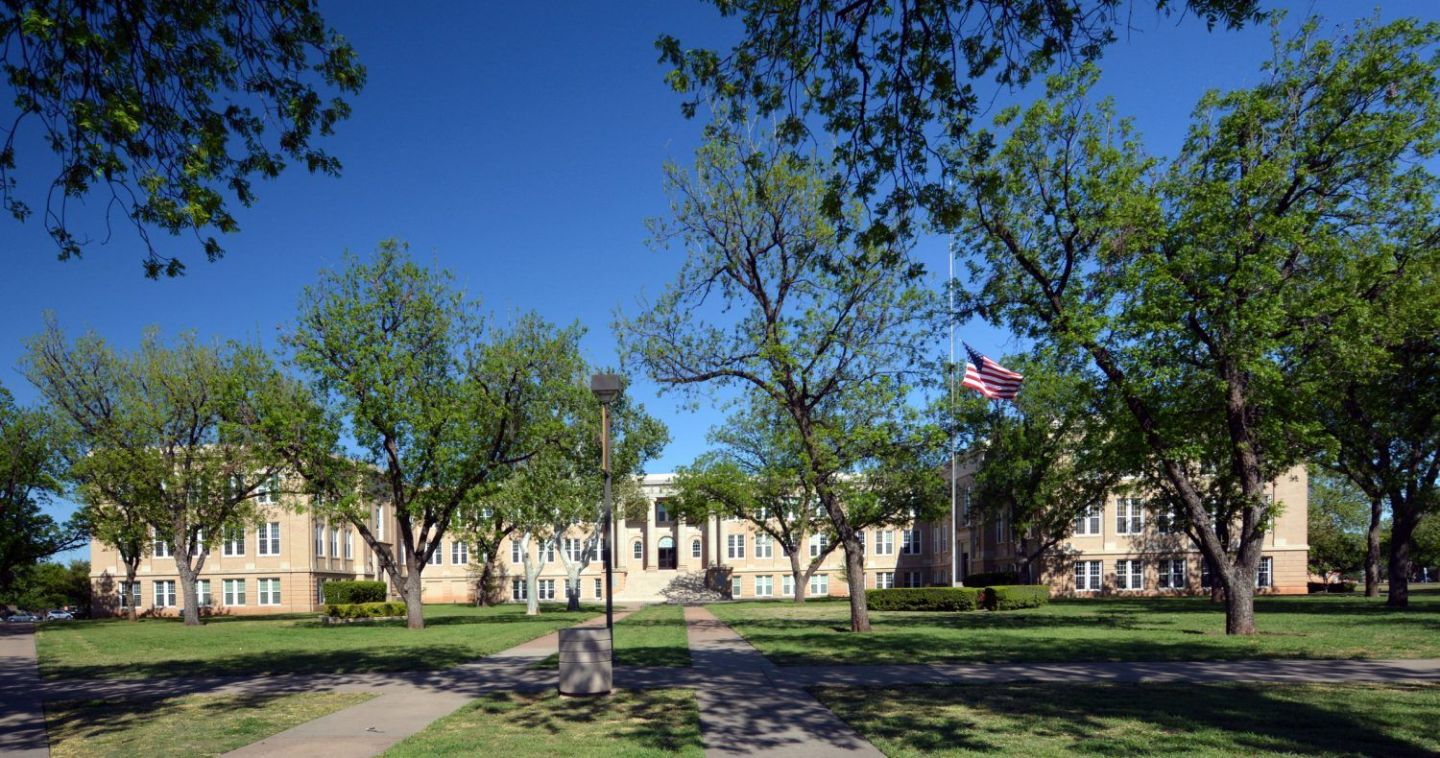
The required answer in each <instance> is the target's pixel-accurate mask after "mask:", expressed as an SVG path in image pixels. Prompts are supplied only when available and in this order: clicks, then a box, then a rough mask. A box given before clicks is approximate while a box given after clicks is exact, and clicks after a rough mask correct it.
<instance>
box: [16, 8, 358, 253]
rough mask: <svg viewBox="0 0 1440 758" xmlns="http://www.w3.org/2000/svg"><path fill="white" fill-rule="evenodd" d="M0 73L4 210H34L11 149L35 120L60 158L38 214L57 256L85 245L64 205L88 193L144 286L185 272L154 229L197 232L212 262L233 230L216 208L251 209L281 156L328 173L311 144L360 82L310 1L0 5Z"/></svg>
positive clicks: (21, 215) (280, 165) (348, 55)
mask: <svg viewBox="0 0 1440 758" xmlns="http://www.w3.org/2000/svg"><path fill="white" fill-rule="evenodd" d="M0 71H3V72H4V74H5V80H6V83H7V84H8V85H9V88H10V89H11V90H12V93H13V102H14V105H15V111H14V118H13V119H12V120H11V121H10V123H9V124H8V125H7V126H5V127H0V135H3V137H4V141H3V142H0V202H3V205H4V207H5V210H7V211H9V212H10V213H11V214H12V215H13V216H14V217H15V218H16V219H20V220H24V219H26V218H28V217H29V216H30V215H31V212H32V211H31V208H30V207H29V205H27V204H26V203H25V202H24V201H22V200H20V199H19V197H18V196H17V183H16V179H15V175H16V169H17V165H18V162H17V160H16V158H17V151H16V149H15V143H16V137H17V136H18V135H20V134H21V132H22V130H23V127H24V126H25V125H27V124H35V125H37V126H38V127H39V128H40V130H41V133H42V134H43V136H44V140H45V144H47V145H48V146H49V147H50V150H51V152H52V153H54V156H55V158H56V159H57V160H58V163H59V170H58V171H57V172H56V175H55V178H54V179H53V180H52V181H51V182H50V190H49V192H48V193H47V195H46V203H45V209H44V213H43V214H41V215H42V217H43V219H44V224H45V229H46V231H47V232H49V234H50V237H51V238H52V239H53V240H54V242H55V245H56V246H57V247H58V249H59V255H60V258H61V260H64V259H68V258H72V257H78V256H79V255H81V253H82V251H83V248H84V246H85V244H86V241H87V240H86V235H85V234H83V233H82V232H78V231H77V230H75V229H74V228H73V226H72V225H71V219H70V218H69V216H68V215H67V208H68V207H69V205H70V203H69V202H68V201H70V200H71V199H76V200H80V199H84V198H87V197H98V198H99V199H100V200H101V201H102V204H104V205H106V208H107V213H108V209H116V210H118V211H119V212H120V213H121V214H123V215H124V217H125V218H126V219H128V220H129V221H130V222H131V223H132V224H133V225H134V227H135V229H136V232H137V234H138V235H139V237H140V239H141V241H142V242H143V244H144V245H145V249H146V257H145V260H144V266H145V275H146V276H148V277H151V278H156V277H159V276H160V275H161V274H162V273H163V274H165V275H166V276H176V275H178V274H180V273H182V272H183V271H184V265H183V264H182V263H181V261H180V258H179V257H178V256H177V255H167V254H165V253H162V252H161V251H160V250H159V248H158V247H157V244H156V243H155V241H154V240H153V239H152V238H151V236H150V230H151V229H152V228H158V229H162V230H164V231H166V232H169V233H170V234H172V235H179V234H181V233H190V234H193V235H195V236H196V237H197V238H199V239H200V241H201V245H202V247H203V248H204V251H205V255H206V257H207V258H209V259H210V260H212V261H213V260H215V259H217V258H219V257H220V256H221V255H223V254H224V250H223V249H222V247H221V246H220V243H219V242H218V241H217V240H216V239H215V237H214V236H213V233H214V232H219V233H225V234H228V233H232V232H235V231H236V230H238V229H239V223H238V221H237V220H236V219H235V217H234V215H232V213H231V206H230V204H229V199H230V198H233V200H234V201H235V202H238V203H240V204H241V205H243V206H249V205H250V204H252V203H253V202H254V201H255V195H254V191H253V189H252V186H251V185H252V183H253V181H254V180H255V179H257V178H259V179H270V178H274V177H275V176H278V175H279V174H280V172H281V171H283V170H284V169H285V168H286V165H287V163H289V162H292V161H293V162H299V163H301V164H302V165H304V166H305V168H306V169H308V170H309V171H311V172H312V173H313V172H322V173H326V174H332V175H333V174H338V173H339V171H340V162H339V161H338V160H337V159H335V158H334V157H332V156H330V155H329V154H327V153H326V152H325V151H324V150H322V149H320V148H318V147H316V146H315V145H314V144H312V139H313V138H314V137H315V136H317V135H320V136H324V135H328V134H330V133H331V131H332V130H333V128H334V126H335V124H336V122H338V121H340V120H342V119H345V118H347V117H348V116H349V115H350V106H349V105H348V104H347V103H346V102H345V100H344V99H343V98H344V96H346V95H353V94H356V93H358V92H359V91H360V88H361V86H362V85H363V84H364V81H365V69H364V68H363V67H362V66H360V65H359V63H358V62H357V61H356V58H355V51H354V50H353V49H351V47H350V45H349V43H347V42H346V41H345V40H344V39H343V38H342V37H340V35H338V34H336V33H335V32H334V31H333V30H331V29H329V28H327V27H326V25H325V21H324V19H322V18H321V16H320V13H319V11H318V10H316V8H315V4H314V2H313V1H312V0H221V2H206V3H186V2H181V3H177V2H168V1H167V0H129V1H127V2H124V3H109V2H70V1H69V0H4V1H3V2H0ZM327 90H328V91H330V92H331V93H332V94H329V96H328V98H327ZM26 157H27V158H29V157H31V156H26ZM34 157H39V156H34ZM107 220H108V218H107Z"/></svg>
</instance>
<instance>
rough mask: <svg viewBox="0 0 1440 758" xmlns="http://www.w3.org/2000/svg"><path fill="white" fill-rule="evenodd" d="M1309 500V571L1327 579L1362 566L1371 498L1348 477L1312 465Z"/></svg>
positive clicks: (1340, 575) (1338, 576)
mask: <svg viewBox="0 0 1440 758" xmlns="http://www.w3.org/2000/svg"><path fill="white" fill-rule="evenodd" d="M1307 502H1308V506H1309V511H1308V514H1307V516H1308V522H1309V539H1308V542H1309V545H1310V573H1312V574H1316V575H1318V576H1320V577H1322V578H1324V579H1325V581H1327V582H1328V581H1330V579H1331V578H1336V579H1338V578H1340V577H1343V576H1345V575H1346V574H1350V573H1353V572H1356V571H1359V570H1360V569H1362V568H1363V567H1364V566H1365V545H1366V527H1367V524H1368V521H1369V517H1370V498H1369V497H1368V496H1366V495H1365V493H1363V492H1361V491H1360V490H1359V489H1358V488H1357V487H1355V485H1354V484H1353V483H1351V482H1350V481H1349V480H1347V479H1346V478H1345V477H1343V476H1338V475H1336V474H1334V473H1331V472H1329V471H1326V470H1325V469H1323V468H1321V467H1319V466H1312V467H1311V468H1310V493H1309V497H1308V499H1307ZM1367 578H1368V577H1367Z"/></svg>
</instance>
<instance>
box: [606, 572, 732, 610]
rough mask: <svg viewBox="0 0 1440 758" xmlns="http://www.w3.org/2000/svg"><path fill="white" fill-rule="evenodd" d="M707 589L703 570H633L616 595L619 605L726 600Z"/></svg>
mask: <svg viewBox="0 0 1440 758" xmlns="http://www.w3.org/2000/svg"><path fill="white" fill-rule="evenodd" d="M723 599H724V598H723V597H722V596H721V595H720V594H719V593H717V592H713V591H711V590H709V589H706V587H705V572H703V571H694V572H691V571H674V570H664V571H634V572H631V573H630V574H628V575H627V576H626V577H625V589H624V590H621V591H620V592H618V593H616V595H615V600H616V602H627V603H667V602H668V603H703V602H709V601H713V600H723Z"/></svg>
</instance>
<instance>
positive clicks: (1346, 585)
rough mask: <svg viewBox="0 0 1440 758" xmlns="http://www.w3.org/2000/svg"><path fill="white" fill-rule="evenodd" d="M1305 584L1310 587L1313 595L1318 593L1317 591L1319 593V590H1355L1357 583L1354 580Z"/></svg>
mask: <svg viewBox="0 0 1440 758" xmlns="http://www.w3.org/2000/svg"><path fill="white" fill-rule="evenodd" d="M1305 586H1306V587H1307V588H1309V590H1310V594H1312V595H1314V594H1316V593H1318V592H1354V591H1355V583H1354V582H1331V583H1330V584H1326V583H1324V582H1307V583H1306V585H1305Z"/></svg>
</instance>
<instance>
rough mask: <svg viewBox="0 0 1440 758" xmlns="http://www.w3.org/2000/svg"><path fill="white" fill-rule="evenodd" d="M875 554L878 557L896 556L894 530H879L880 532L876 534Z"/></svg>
mask: <svg viewBox="0 0 1440 758" xmlns="http://www.w3.org/2000/svg"><path fill="white" fill-rule="evenodd" d="M875 554H876V555H894V554H895V530H893V529H881V530H879V531H878V532H877V533H876V536H875Z"/></svg>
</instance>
